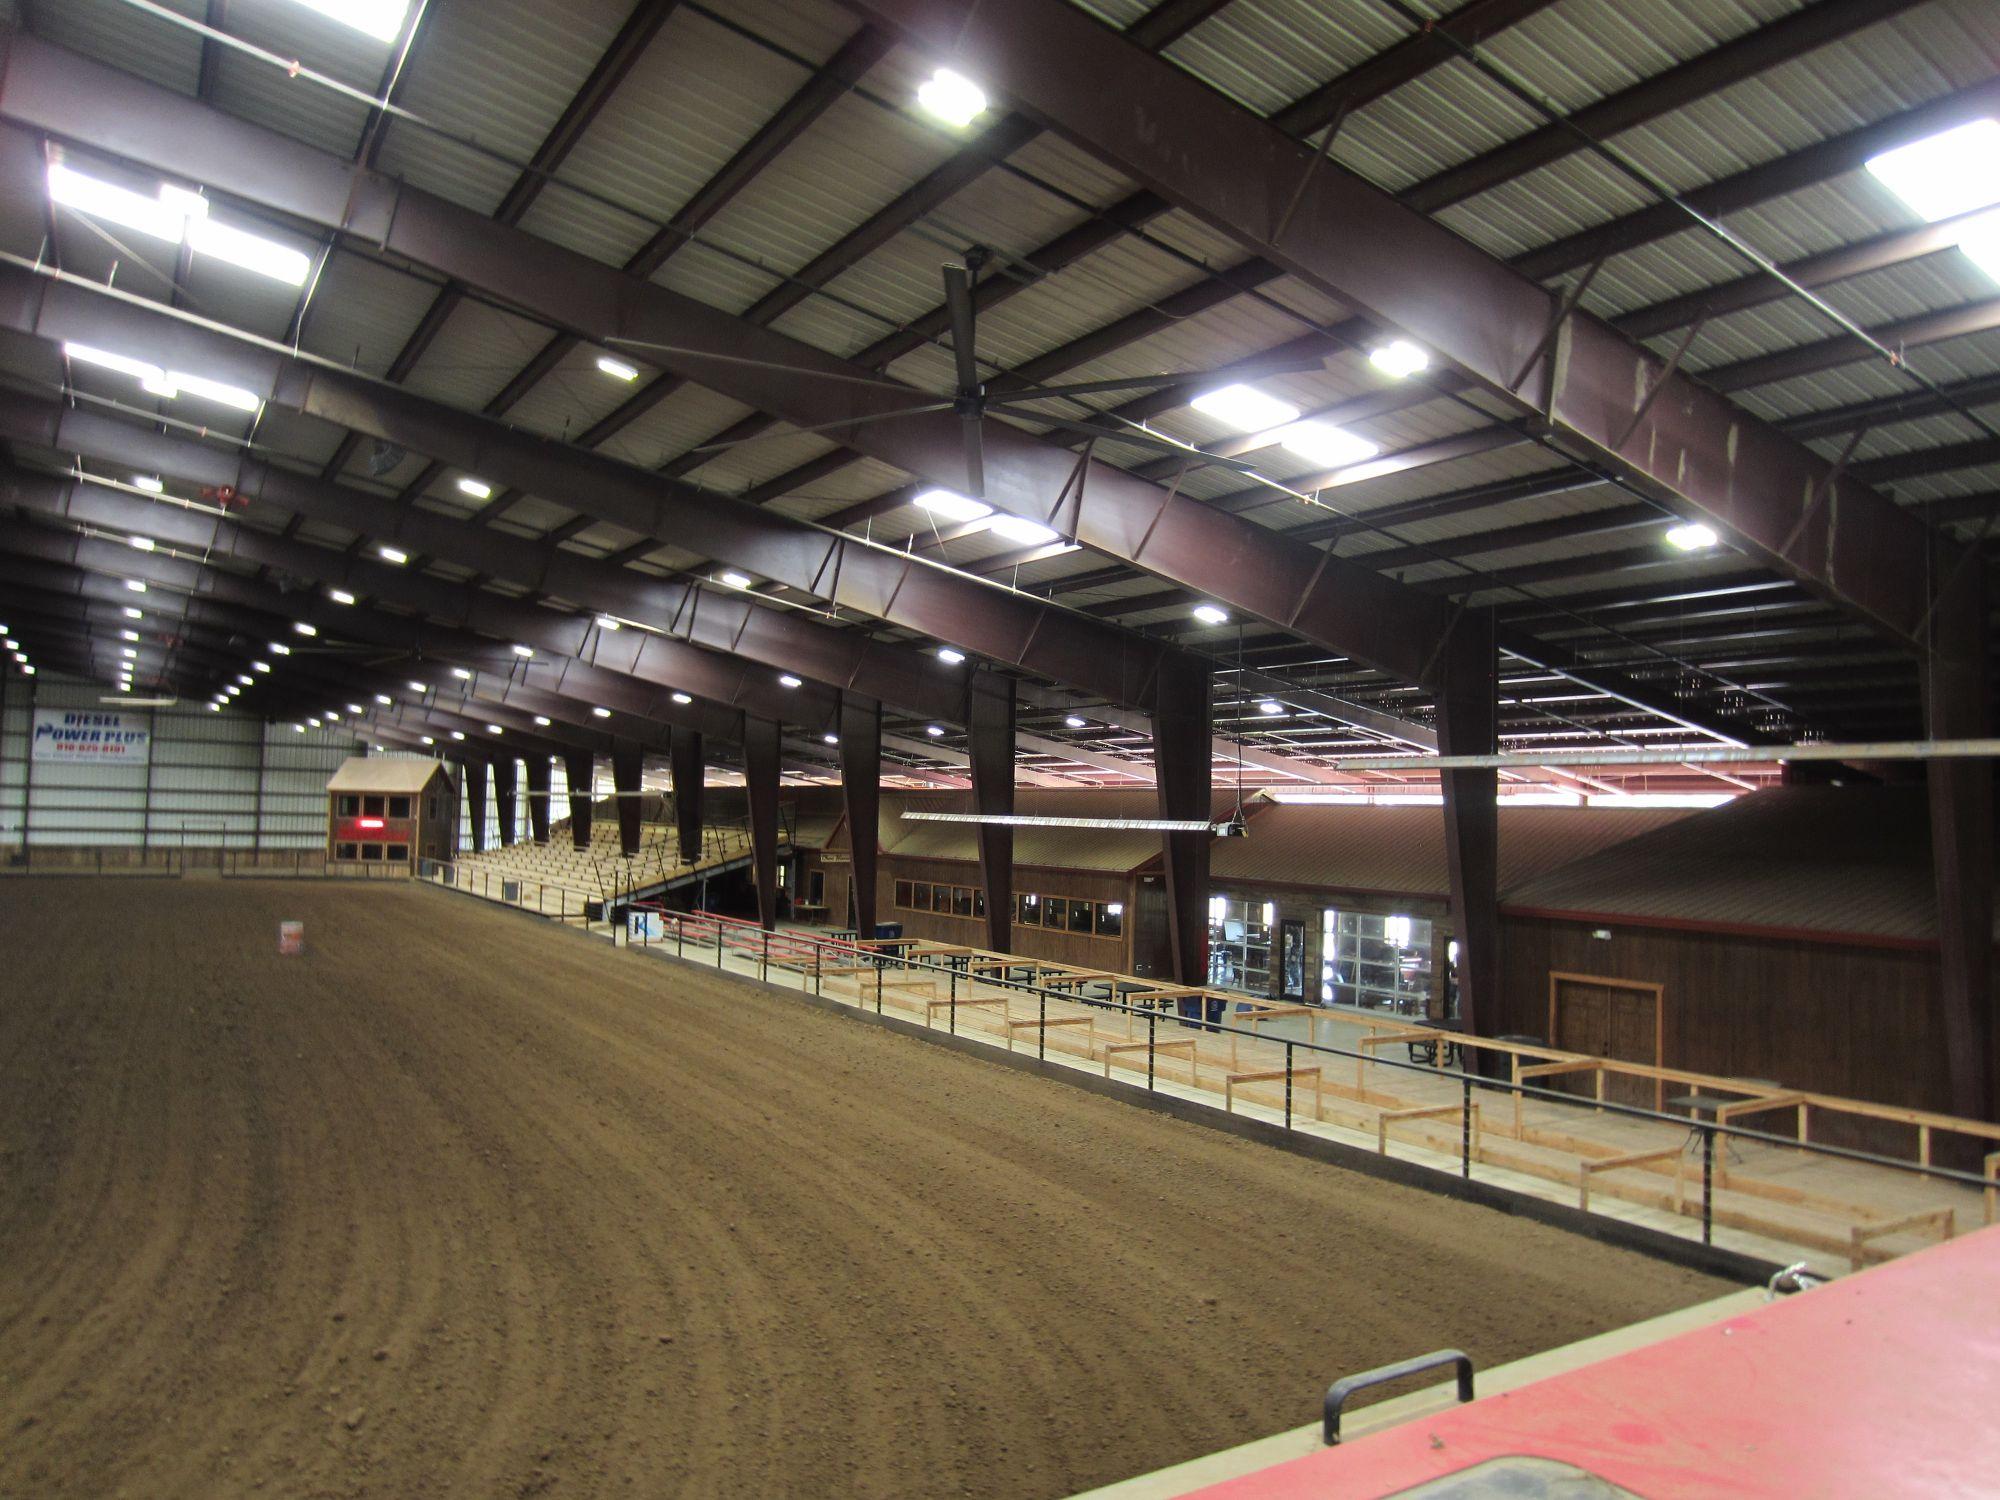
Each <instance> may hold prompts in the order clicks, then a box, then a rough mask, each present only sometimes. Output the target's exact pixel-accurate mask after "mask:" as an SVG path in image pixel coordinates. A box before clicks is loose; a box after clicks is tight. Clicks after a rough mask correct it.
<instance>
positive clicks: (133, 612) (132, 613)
mask: <svg viewBox="0 0 2000 1500" xmlns="http://www.w3.org/2000/svg"><path fill="white" fill-rule="evenodd" d="M125 618H126V619H128V620H143V619H145V618H146V612H145V611H144V610H143V609H134V608H133V607H132V606H131V605H129V604H128V605H126V606H125Z"/></svg>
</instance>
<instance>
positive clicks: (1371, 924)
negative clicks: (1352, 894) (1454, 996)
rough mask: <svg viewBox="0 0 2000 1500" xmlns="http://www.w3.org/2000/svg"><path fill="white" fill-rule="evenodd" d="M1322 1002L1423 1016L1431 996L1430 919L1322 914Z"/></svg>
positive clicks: (1355, 912)
mask: <svg viewBox="0 0 2000 1500" xmlns="http://www.w3.org/2000/svg"><path fill="white" fill-rule="evenodd" d="M1320 933H1321V944H1320V953H1321V959H1320V986H1319V998H1320V1002H1321V1003H1322V1004H1324V1005H1354V1006H1359V1007H1360V1008H1362V1009H1363V1010H1387V1011H1394V1012H1396V1013H1398V1014H1400V1015H1411V1016H1421V1015H1424V1014H1425V1013H1426V1012H1427V1010H1428V1009H1429V1004H1430V994H1431V939H1432V931H1431V923H1430V922H1429V921H1428V920H1427V919H1426V918H1423V917H1408V916H1397V915H1394V914H1385V913H1380V912H1360V911H1335V910H1333V909H1331V908H1329V909H1328V910H1326V911H1325V912H1323V913H1322V914H1321V917H1320Z"/></svg>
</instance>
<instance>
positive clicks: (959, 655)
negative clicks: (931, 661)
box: [938, 646, 965, 667]
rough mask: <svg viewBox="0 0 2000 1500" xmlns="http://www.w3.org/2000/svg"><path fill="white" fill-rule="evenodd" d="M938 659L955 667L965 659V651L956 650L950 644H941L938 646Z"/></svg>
mask: <svg viewBox="0 0 2000 1500" xmlns="http://www.w3.org/2000/svg"><path fill="white" fill-rule="evenodd" d="M938 660H939V661H941V662H943V663H944V664H945V665H946V666H949V667H955V666H957V665H958V664H959V663H960V662H962V661H964V660H965V653H964V652H963V651H954V650H953V649H952V648H951V647H949V646H940V647H938Z"/></svg>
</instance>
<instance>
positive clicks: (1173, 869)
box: [1153, 659, 1214, 984]
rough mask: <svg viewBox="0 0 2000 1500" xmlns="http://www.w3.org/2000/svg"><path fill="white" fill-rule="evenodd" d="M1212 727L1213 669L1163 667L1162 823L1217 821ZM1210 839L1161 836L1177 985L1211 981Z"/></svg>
mask: <svg viewBox="0 0 2000 1500" xmlns="http://www.w3.org/2000/svg"><path fill="white" fill-rule="evenodd" d="M1213 735H1214V730H1213V725H1212V719H1211V715H1210V710H1209V674H1208V669H1207V668H1206V667H1205V666H1204V665H1203V664H1202V663H1201V662H1200V661H1197V660H1193V659H1189V660H1186V661H1179V660H1177V661H1174V662H1172V663H1170V664H1163V666H1162V669H1161V672H1160V682H1159V707H1158V708H1156V709H1155V710H1154V711H1153V779H1154V783H1155V785H1156V786H1157V788H1158V794H1159V808H1160V816H1161V817H1162V818H1174V819H1186V818H1202V819H1206V818H1208V817H1209V816H1210V813H1211V808H1210V801H1211V792H1212V780H1213V772H1212V767H1213V761H1214V756H1213ZM1210 838H1211V836H1210V835H1209V834H1207V833H1163V834H1161V835H1160V843H1161V848H1162V854H1163V856H1164V859H1163V863H1164V871H1163V873H1164V876H1165V882H1166V888H1167V941H1168V946H1169V951H1170V952H1171V954H1172V963H1173V976H1174V983H1176V984H1206V983H1207V982H1208V852H1209V843H1210Z"/></svg>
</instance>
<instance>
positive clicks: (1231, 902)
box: [1208, 896, 1277, 995]
mask: <svg viewBox="0 0 2000 1500" xmlns="http://www.w3.org/2000/svg"><path fill="white" fill-rule="evenodd" d="M1276 919H1277V906H1276V903H1274V902H1270V901H1250V900H1241V901H1239V900H1237V899H1236V898H1234V897H1231V896H1211V897H1209V900H1208V982H1209V983H1210V984H1211V985H1213V986H1215V987H1216V988H1217V989H1225V990H1242V991H1244V992H1245V993H1247V994H1252V995H1268V994H1270V993H1271V924H1272V923H1273V922H1274V921H1275V920H1276Z"/></svg>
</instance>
